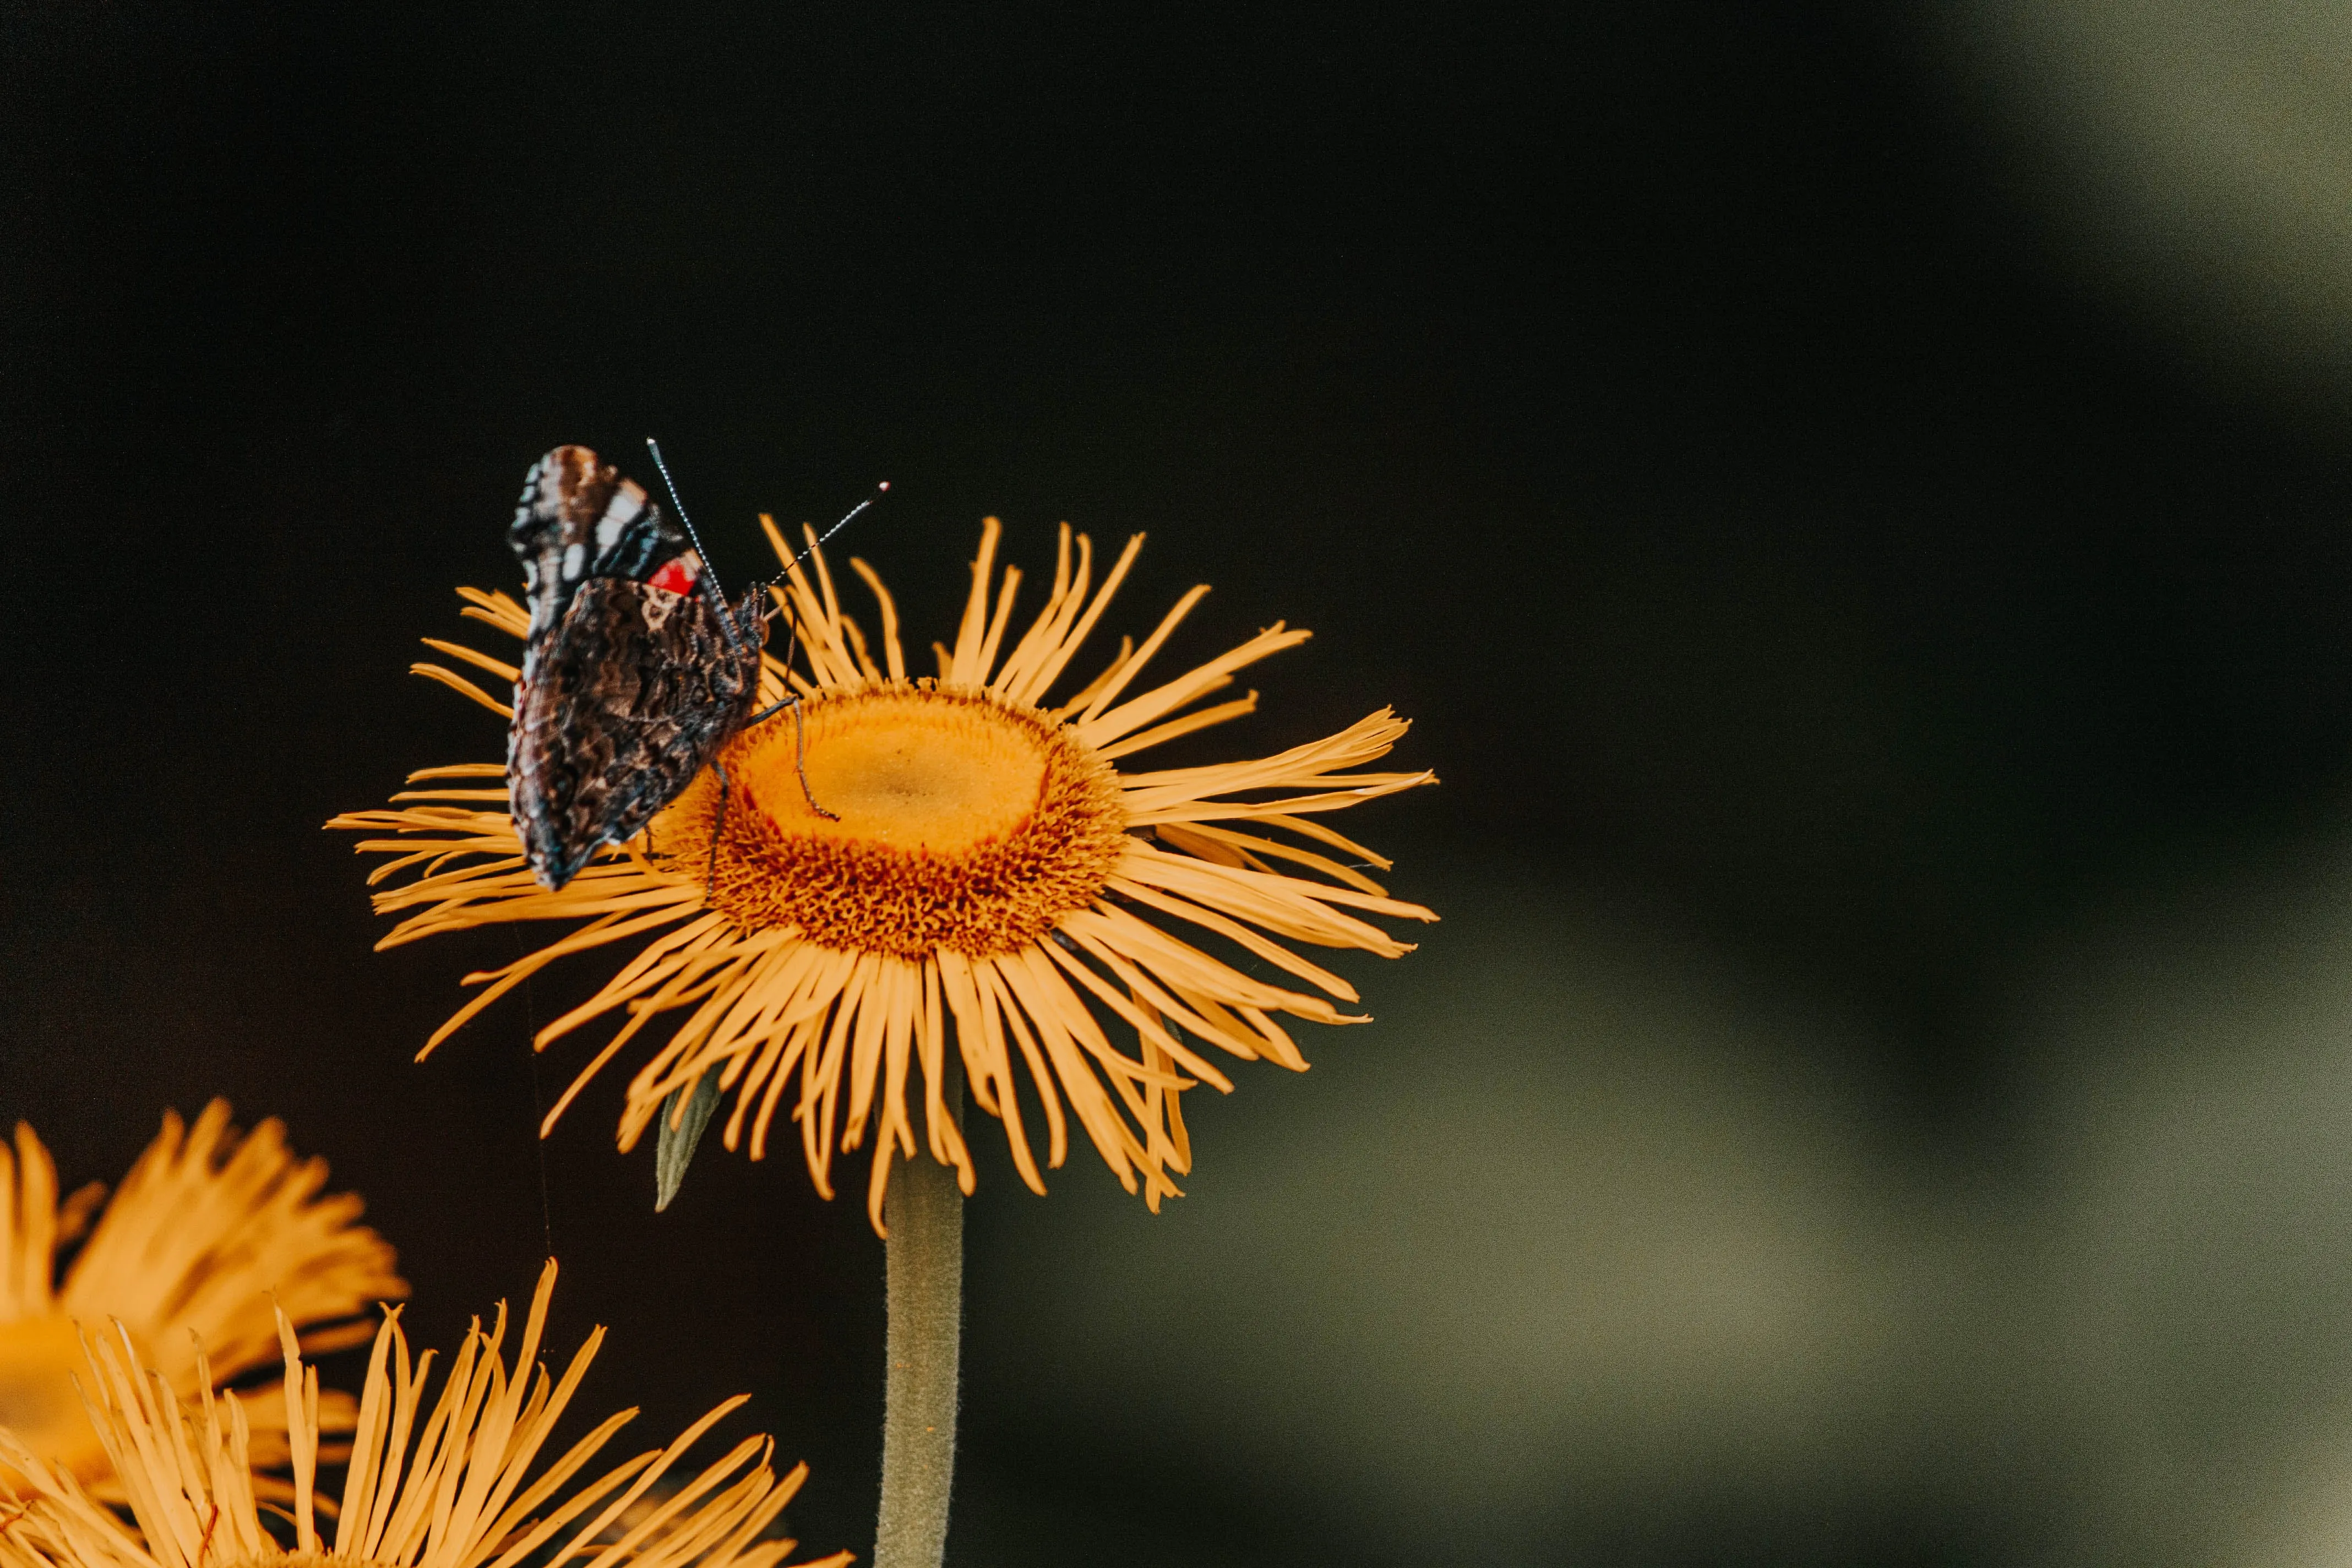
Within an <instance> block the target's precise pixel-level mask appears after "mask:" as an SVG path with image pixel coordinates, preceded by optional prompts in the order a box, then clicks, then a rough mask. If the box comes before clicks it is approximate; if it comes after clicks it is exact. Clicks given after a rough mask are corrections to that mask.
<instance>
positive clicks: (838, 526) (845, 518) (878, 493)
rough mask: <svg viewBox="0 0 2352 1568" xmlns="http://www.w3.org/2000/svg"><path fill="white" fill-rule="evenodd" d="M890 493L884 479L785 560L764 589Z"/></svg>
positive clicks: (781, 579)
mask: <svg viewBox="0 0 2352 1568" xmlns="http://www.w3.org/2000/svg"><path fill="white" fill-rule="evenodd" d="M889 493H890V481H889V480H887V479H884V480H883V481H882V482H881V483H880V484H878V485H876V486H875V487H874V493H873V494H872V495H870V496H867V497H866V499H865V500H862V501H859V502H858V503H857V504H856V506H854V507H851V508H850V509H849V510H847V511H845V512H844V513H842V514H841V521H839V522H836V523H835V524H834V525H833V526H832V527H831V528H828V529H826V530H825V531H824V532H823V533H820V534H818V535H817V536H816V542H815V543H813V544H811V545H810V546H809V547H808V548H807V549H806V550H803V551H802V552H800V553H799V554H798V555H795V556H793V558H792V559H791V560H790V561H787V562H785V563H784V569H783V570H782V571H781V572H779V573H777V574H775V575H774V576H772V577H771V578H769V579H768V580H767V582H766V583H764V584H761V588H762V591H765V590H767V589H771V588H773V587H774V586H775V585H776V584H779V583H781V582H782V581H783V580H784V579H785V577H786V576H788V575H790V574H791V572H792V569H793V567H795V566H797V565H799V564H800V563H802V562H803V561H805V560H807V559H808V558H809V557H810V556H812V555H814V554H815V553H816V551H817V547H818V545H822V544H823V543H824V542H825V541H826V540H828V539H831V538H832V537H833V536H834V535H835V534H836V533H839V532H840V531H842V530H843V529H845V528H847V527H848V526H849V524H850V520H851V519H853V518H855V517H856V515H857V514H858V513H859V512H861V511H864V510H866V508H867V507H870V506H872V505H873V504H874V503H875V502H877V501H878V500H881V499H882V498H883V497H884V496H886V495H888V494H889Z"/></svg>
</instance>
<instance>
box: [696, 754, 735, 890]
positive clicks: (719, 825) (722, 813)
mask: <svg viewBox="0 0 2352 1568" xmlns="http://www.w3.org/2000/svg"><path fill="white" fill-rule="evenodd" d="M710 771H711V772H712V773H717V774H718V775H719V818H718V820H717V821H715V822H713V823H712V824H711V825H710V864H709V866H707V867H706V868H704V869H703V873H702V889H703V891H702V901H703V902H704V903H706V904H707V903H709V901H710V884H711V883H713V882H715V881H717V880H718V879H719V835H720V834H721V833H723V832H725V831H726V830H727V792H728V789H729V787H730V785H731V784H733V783H734V781H733V780H732V779H730V778H729V777H728V776H727V764H726V763H722V762H720V761H719V759H718V758H717V757H713V758H711V759H710Z"/></svg>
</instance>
